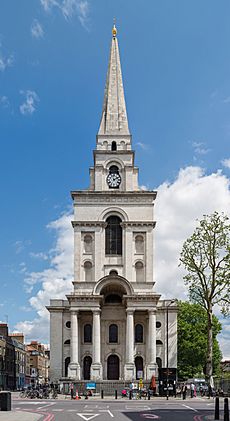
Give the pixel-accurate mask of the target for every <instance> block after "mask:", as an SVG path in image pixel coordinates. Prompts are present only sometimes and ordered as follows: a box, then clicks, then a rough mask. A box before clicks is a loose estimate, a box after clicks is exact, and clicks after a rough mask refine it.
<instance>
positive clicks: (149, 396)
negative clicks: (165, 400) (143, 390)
mask: <svg viewBox="0 0 230 421" xmlns="http://www.w3.org/2000/svg"><path fill="white" fill-rule="evenodd" d="M148 401H150V391H149V390H148Z"/></svg>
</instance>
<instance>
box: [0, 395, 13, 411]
mask: <svg viewBox="0 0 230 421" xmlns="http://www.w3.org/2000/svg"><path fill="white" fill-rule="evenodd" d="M0 408H1V411H11V393H10V392H1V393H0Z"/></svg>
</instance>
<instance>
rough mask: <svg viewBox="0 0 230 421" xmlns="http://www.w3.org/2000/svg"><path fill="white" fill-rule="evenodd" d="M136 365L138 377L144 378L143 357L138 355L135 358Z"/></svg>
mask: <svg viewBox="0 0 230 421" xmlns="http://www.w3.org/2000/svg"><path fill="white" fill-rule="evenodd" d="M135 367H136V379H137V380H139V379H141V378H142V379H143V358H142V357H136V358H135Z"/></svg>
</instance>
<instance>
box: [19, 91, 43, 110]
mask: <svg viewBox="0 0 230 421" xmlns="http://www.w3.org/2000/svg"><path fill="white" fill-rule="evenodd" d="M20 93H21V94H22V95H24V97H25V101H24V102H23V103H22V104H21V105H20V107H19V109H20V112H21V114H23V115H32V114H33V113H34V112H35V110H36V106H37V103H38V102H39V97H38V95H37V94H36V92H35V91H30V90H27V91H20Z"/></svg>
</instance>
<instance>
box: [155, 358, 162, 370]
mask: <svg viewBox="0 0 230 421" xmlns="http://www.w3.org/2000/svg"><path fill="white" fill-rule="evenodd" d="M156 363H157V365H158V368H162V359H161V358H160V357H157V358H156Z"/></svg>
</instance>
